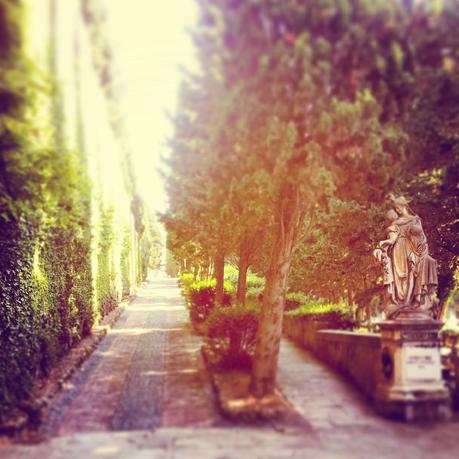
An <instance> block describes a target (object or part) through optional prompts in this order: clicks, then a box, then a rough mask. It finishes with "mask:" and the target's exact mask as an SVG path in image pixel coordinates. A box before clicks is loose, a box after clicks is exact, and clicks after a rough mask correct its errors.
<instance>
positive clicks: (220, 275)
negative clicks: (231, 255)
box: [215, 253, 225, 306]
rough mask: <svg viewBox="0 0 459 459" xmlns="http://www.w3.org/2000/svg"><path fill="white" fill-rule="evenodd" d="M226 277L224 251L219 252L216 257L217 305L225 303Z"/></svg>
mask: <svg viewBox="0 0 459 459" xmlns="http://www.w3.org/2000/svg"><path fill="white" fill-rule="evenodd" d="M224 277H225V256H224V255H223V253H218V255H217V256H216V257H215V279H216V280H217V285H216V287H215V305H217V306H221V305H222V304H223V281H224Z"/></svg>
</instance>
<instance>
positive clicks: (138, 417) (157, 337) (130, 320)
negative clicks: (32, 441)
mask: <svg viewBox="0 0 459 459" xmlns="http://www.w3.org/2000/svg"><path fill="white" fill-rule="evenodd" d="M199 347H200V339H199V337H197V336H194V335H193V334H192V333H191V330H190V326H189V321H188V312H187V309H186V307H185V305H184V302H183V299H182V298H181V296H180V291H179V289H178V288H177V284H176V281H175V280H173V279H166V278H164V279H156V280H151V281H149V282H148V283H146V284H145V285H144V286H143V287H142V288H141V290H140V291H139V294H138V295H137V297H136V298H135V300H134V301H133V302H132V303H131V304H130V305H128V306H127V307H126V310H125V311H124V313H123V315H122V316H121V318H120V320H119V321H118V323H117V324H116V325H115V327H114V328H113V329H112V330H110V331H109V333H108V335H107V337H106V338H105V339H104V340H103V342H102V343H101V345H100V346H99V348H98V349H97V350H96V351H95V352H94V353H93V354H92V355H91V357H90V358H89V359H88V360H87V361H86V362H85V363H84V364H83V366H82V367H81V369H80V370H79V371H78V372H77V373H76V375H75V376H74V377H73V378H72V379H71V380H70V381H69V382H68V383H67V384H66V385H65V388H64V390H63V392H62V394H61V395H60V396H59V398H58V399H57V400H56V401H54V402H53V406H52V408H51V409H50V411H49V412H48V413H47V415H46V418H45V422H44V423H43V426H42V430H43V432H44V433H48V434H53V435H56V434H57V435H65V434H73V433H78V432H103V431H110V430H116V431H125V430H151V429H153V428H157V427H160V426H168V427H180V426H184V425H186V426H189V427H199V426H207V427H209V426H212V425H215V424H217V423H219V422H220V418H219V416H218V414H217V413H216V411H215V408H214V403H213V398H212V397H213V394H212V391H211V388H210V385H209V382H208V378H207V375H206V373H205V371H204V368H203V363H202V360H201V355H200V351H199Z"/></svg>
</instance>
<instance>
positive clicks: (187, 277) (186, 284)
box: [179, 273, 195, 289]
mask: <svg viewBox="0 0 459 459" xmlns="http://www.w3.org/2000/svg"><path fill="white" fill-rule="evenodd" d="M179 279H180V284H181V285H182V287H183V288H184V289H189V288H190V287H191V284H193V282H194V281H195V278H194V276H193V274H191V273H182V274H180V276H179Z"/></svg>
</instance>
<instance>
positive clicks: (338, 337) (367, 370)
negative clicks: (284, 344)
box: [284, 316, 381, 398]
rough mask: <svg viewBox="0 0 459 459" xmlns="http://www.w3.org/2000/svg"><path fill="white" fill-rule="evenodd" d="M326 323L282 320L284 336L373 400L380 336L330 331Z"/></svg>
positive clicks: (378, 363) (377, 370) (378, 370)
mask: <svg viewBox="0 0 459 459" xmlns="http://www.w3.org/2000/svg"><path fill="white" fill-rule="evenodd" d="M330 326H331V324H330V323H327V322H319V321H308V320H305V319H304V318H301V317H289V316H285V317H284V334H285V335H286V336H287V337H289V338H290V339H292V340H293V341H295V342H296V343H297V344H298V345H300V346H301V347H304V348H306V349H308V350H310V351H312V352H313V353H314V354H315V355H316V356H317V357H318V358H319V359H320V360H322V361H324V362H326V363H327V364H329V365H330V366H332V367H333V368H335V369H336V370H338V371H339V372H340V373H342V374H344V375H345V376H347V377H349V378H350V379H351V380H352V381H353V382H354V383H355V384H356V385H357V386H358V387H359V388H360V389H361V390H362V391H363V392H364V393H365V394H366V395H367V396H368V397H370V398H373V396H374V393H375V390H376V385H377V376H378V374H379V373H380V371H381V369H380V362H381V357H380V352H381V351H380V338H381V336H380V334H379V333H354V332H350V331H345V330H330V329H329V328H330Z"/></svg>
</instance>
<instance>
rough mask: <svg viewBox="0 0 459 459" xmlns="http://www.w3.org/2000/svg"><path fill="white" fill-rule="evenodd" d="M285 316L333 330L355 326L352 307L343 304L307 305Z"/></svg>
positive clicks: (315, 303)
mask: <svg viewBox="0 0 459 459" xmlns="http://www.w3.org/2000/svg"><path fill="white" fill-rule="evenodd" d="M285 315H286V316H290V317H297V318H298V319H305V320H309V321H321V322H327V323H329V324H330V327H331V328H335V329H352V328H354V326H355V325H356V322H355V320H354V314H353V310H352V307H349V306H348V305H347V304H345V303H338V304H333V303H317V302H314V303H309V304H303V305H301V306H299V307H297V308H296V309H292V310H291V311H287V312H286V313H285Z"/></svg>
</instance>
